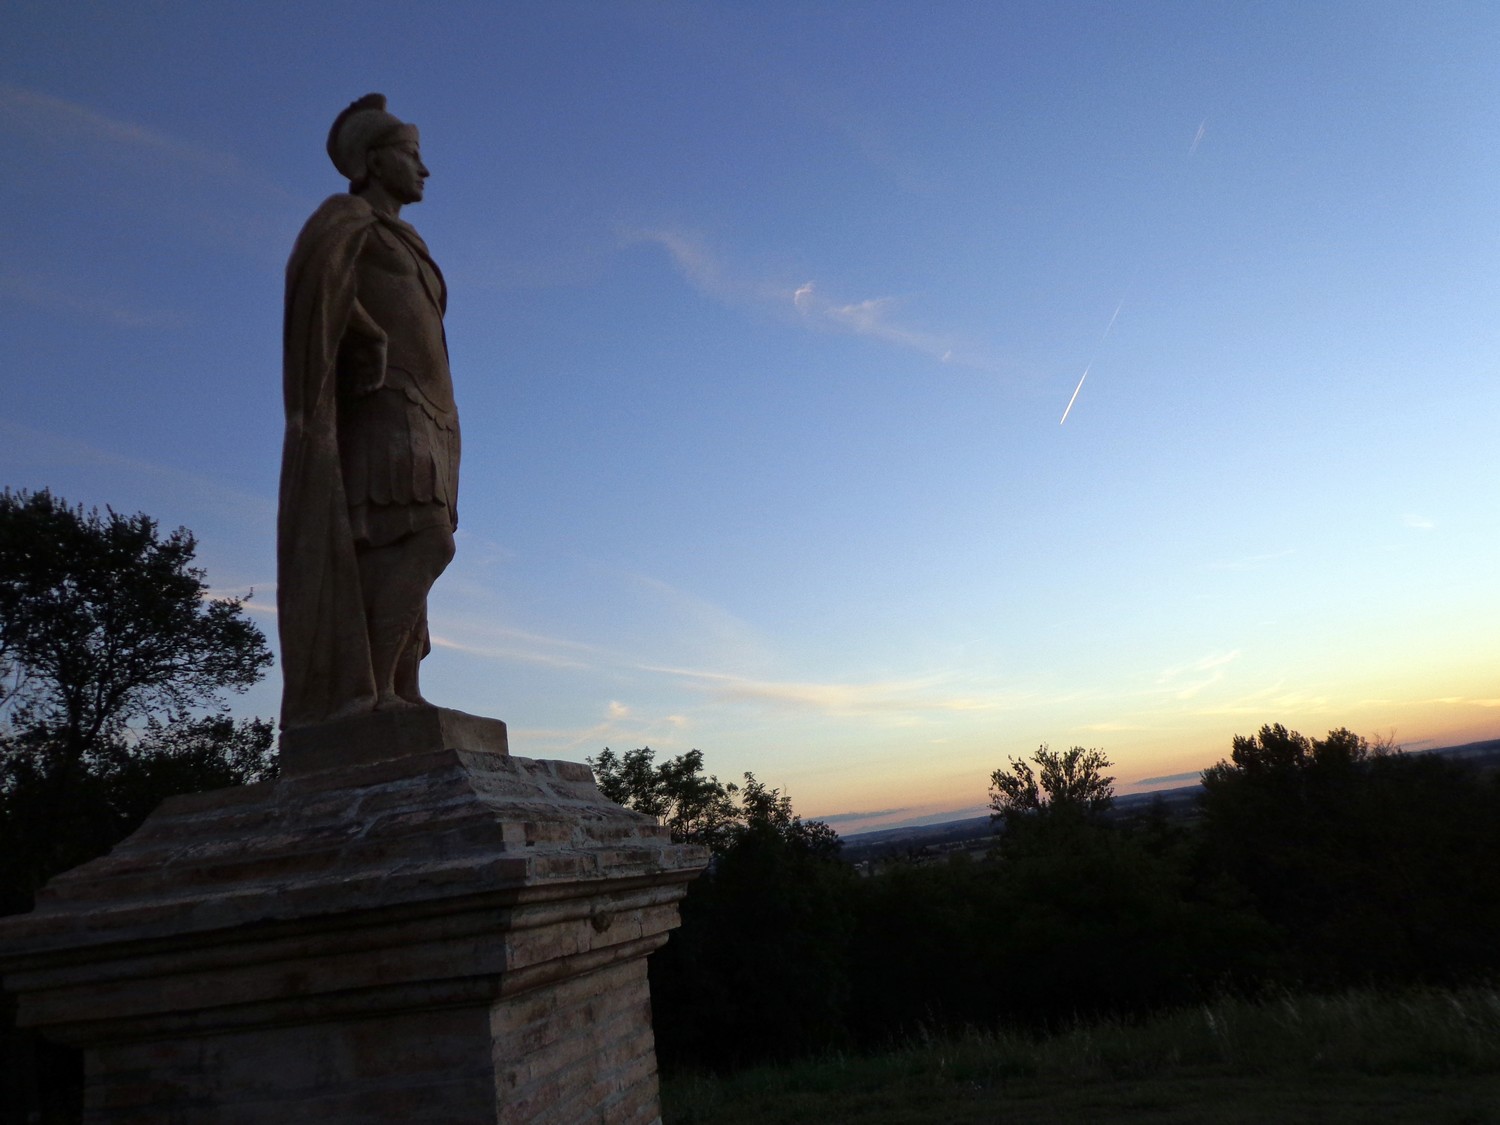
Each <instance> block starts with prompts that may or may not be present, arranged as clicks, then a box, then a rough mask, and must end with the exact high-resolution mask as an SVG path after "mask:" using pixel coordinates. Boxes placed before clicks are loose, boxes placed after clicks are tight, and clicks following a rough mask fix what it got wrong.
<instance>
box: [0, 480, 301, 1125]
mask: <svg viewBox="0 0 1500 1125" xmlns="http://www.w3.org/2000/svg"><path fill="white" fill-rule="evenodd" d="M196 546H197V544H196V542H195V541H194V539H193V536H192V534H191V533H189V532H188V531H187V530H185V529H183V528H179V529H178V530H176V531H174V532H172V533H171V534H169V535H165V536H163V535H160V534H159V533H158V531H157V526H156V523H155V521H154V520H152V519H150V518H149V517H148V516H145V515H134V516H123V515H120V514H118V513H116V512H114V511H110V510H108V509H106V511H105V514H104V515H100V513H99V512H98V510H97V509H96V510H92V511H85V510H84V509H83V508H82V507H78V508H74V507H70V506H69V505H67V504H65V503H63V502H62V501H61V500H59V499H57V498H55V497H53V496H52V494H51V493H50V492H46V491H42V492H37V493H30V492H25V491H16V492H13V491H11V490H9V489H6V490H5V491H4V492H3V493H0V914H10V913H18V912H21V911H25V910H29V909H31V906H32V903H33V901H34V899H35V894H36V891H37V890H38V889H39V888H40V887H41V885H42V884H43V883H45V882H46V881H47V880H48V879H50V878H51V877H52V876H53V875H56V874H57V873H58V872H60V871H65V870H67V869H68V868H71V867H75V866H77V865H78V864H80V863H84V862H86V861H88V860H90V859H93V858H94V857H96V856H99V855H102V854H103V853H104V852H106V851H108V850H109V849H110V848H112V847H113V846H114V845H115V844H117V843H118V842H119V841H120V840H121V839H123V838H124V837H125V836H127V835H129V834H130V833H131V832H132V831H134V830H135V828H136V827H137V826H138V825H139V824H140V823H141V821H142V820H144V819H145V818H146V816H147V814H149V813H150V811H151V810H152V809H153V808H154V807H155V806H156V805H157V804H158V803H159V802H160V801H161V800H162V799H163V798H164V797H167V796H170V795H171V794H174V793H184V792H192V791H196V790H200V789H207V788H216V787H220V786H225V785H233V784H237V783H242V782H247V781H255V780H258V779H260V778H263V777H267V776H270V775H272V774H274V773H275V770H276V766H275V757H274V754H273V751H272V742H273V739H274V730H273V728H272V726H271V724H270V723H267V722H262V721H261V720H258V719H249V720H241V721H235V720H233V719H231V718H230V717H229V716H228V715H227V714H223V713H204V712H205V711H206V710H208V709H211V708H215V707H217V706H218V705H219V704H220V703H221V702H222V696H223V693H224V692H226V691H244V690H245V688H247V687H249V686H250V685H251V684H253V683H254V682H255V681H256V680H258V679H260V677H261V675H262V674H263V672H264V671H265V669H266V667H267V666H268V665H269V664H270V663H271V654H270V651H269V650H268V649H267V647H266V640H265V637H264V636H263V635H262V634H261V632H260V630H259V629H257V628H256V627H255V625H254V624H253V623H251V622H250V621H248V620H246V619H245V617H244V613H243V609H244V600H243V599H239V598H210V597H209V596H208V586H207V584H206V582H205V580H204V573H203V571H202V570H200V569H197V568H195V567H193V566H192V565H191V564H192V560H193V555H194V552H195V550H196ZM13 1021H14V1010H13V1008H8V1009H5V1010H3V1011H0V1070H3V1071H4V1072H5V1073H6V1074H7V1075H10V1076H25V1077H24V1079H20V1080H17V1079H15V1078H12V1079H11V1080H8V1081H6V1083H5V1090H4V1091H0V1117H3V1118H5V1119H6V1120H9V1119H10V1118H11V1117H14V1118H15V1119H16V1120H33V1119H35V1120H40V1119H42V1115H43V1114H45V1115H47V1116H46V1119H47V1120H75V1119H77V1115H78V1114H80V1113H81V1111H82V1110H81V1106H82V1083H83V1075H82V1058H81V1055H80V1054H79V1053H78V1052H76V1051H72V1050H69V1049H66V1048H59V1047H55V1046H52V1045H49V1044H47V1043H44V1042H41V1041H39V1040H38V1039H37V1038H36V1036H35V1035H34V1034H32V1033H30V1032H25V1031H18V1030H17V1029H16V1028H15V1027H14V1025H13Z"/></svg>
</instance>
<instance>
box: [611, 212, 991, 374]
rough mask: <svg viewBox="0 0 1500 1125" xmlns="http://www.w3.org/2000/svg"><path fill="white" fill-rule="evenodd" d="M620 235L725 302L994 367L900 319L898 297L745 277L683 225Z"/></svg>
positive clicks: (986, 368)
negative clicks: (837, 294) (839, 294)
mask: <svg viewBox="0 0 1500 1125" xmlns="http://www.w3.org/2000/svg"><path fill="white" fill-rule="evenodd" d="M622 237H623V239H624V241H625V242H626V243H627V244H630V243H641V242H646V243H653V244H655V245H658V246H660V247H662V248H663V249H664V250H666V251H667V253H668V254H669V255H670V256H671V258H672V261H673V263H674V264H675V265H676V266H677V268H678V270H680V271H681V273H682V275H683V276H684V277H685V278H686V279H687V280H688V281H689V282H690V283H691V284H692V285H694V286H695V287H696V288H698V289H699V290H700V291H702V292H703V293H705V294H707V295H708V296H710V297H713V298H714V299H715V300H718V301H722V302H724V303H725V304H729V305H734V306H751V307H758V308H763V309H766V310H767V311H770V312H773V313H775V312H780V311H784V310H788V309H789V310H790V311H791V312H792V313H794V314H795V315H796V317H797V319H798V321H799V322H800V323H801V324H803V326H804V327H807V328H809V329H813V330H817V331H824V332H839V333H844V334H847V335H853V336H862V337H866V338H869V339H872V340H878V341H880V342H882V343H886V344H890V345H893V346H895V347H899V348H904V349H907V350H909V351H915V352H920V353H921V354H923V355H926V356H929V357H931V358H932V359H935V360H937V361H938V362H939V363H949V364H955V365H957V366H961V367H967V368H973V369H975V370H980V371H993V370H996V366H995V365H994V364H992V363H990V362H988V361H986V360H984V359H983V358H982V357H979V356H977V355H974V354H972V353H970V352H967V351H965V350H964V349H963V348H962V347H961V345H960V344H959V343H957V342H956V341H954V340H952V339H950V338H948V337H947V336H943V335H940V334H937V333H930V332H924V331H920V330H918V329H916V328H913V327H911V326H909V325H907V324H904V323H902V322H901V320H900V319H899V313H900V310H901V308H902V305H903V304H904V301H903V300H902V299H901V298H898V297H894V296H880V297H868V298H865V299H864V300H856V301H848V300H842V299H834V298H829V297H825V296H824V295H823V292H822V290H821V288H820V287H819V285H818V283H817V282H815V281H803V282H800V283H798V284H789V283H787V282H785V281H781V280H765V279H759V278H753V277H747V276H745V275H744V274H743V273H741V272H739V271H737V270H735V269H732V268H730V267H729V266H728V265H727V264H726V263H725V261H724V259H723V258H722V257H721V256H720V255H718V254H715V253H714V252H713V251H712V250H711V249H709V247H708V246H707V244H706V242H705V241H704V240H703V239H702V238H700V237H698V236H695V235H692V234H688V233H686V232H683V231H676V230H635V231H627V232H624V234H623V235H622Z"/></svg>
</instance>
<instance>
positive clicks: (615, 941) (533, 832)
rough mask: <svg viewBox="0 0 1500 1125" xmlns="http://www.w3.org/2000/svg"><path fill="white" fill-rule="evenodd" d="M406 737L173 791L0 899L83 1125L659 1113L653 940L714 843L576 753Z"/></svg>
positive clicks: (19, 982) (18, 963)
mask: <svg viewBox="0 0 1500 1125" xmlns="http://www.w3.org/2000/svg"><path fill="white" fill-rule="evenodd" d="M393 714H395V713H393ZM401 714H403V715H408V714H412V712H403V713H401ZM449 714H453V713H449ZM369 718H372V719H376V720H379V719H380V716H379V714H378V713H377V714H376V715H375V716H370V717H369ZM464 718H469V717H467V716H466V717H464ZM438 728H439V729H444V728H443V724H442V721H441V720H440V721H439V723H438ZM447 729H450V730H454V729H463V724H462V723H461V722H460V723H458V724H457V725H456V726H451V727H449V728H447ZM502 729H503V728H502ZM429 733H430V731H429ZM439 741H453V740H451V739H447V738H443V739H439ZM457 741H459V742H463V741H464V739H463V738H459V739H457ZM406 749H407V750H408V751H415V752H407V753H404V754H403V755H388V754H385V753H373V752H371V753H364V754H363V755H362V756H363V758H364V761H365V764H360V765H336V764H333V763H335V762H338V761H345V760H347V759H345V758H343V757H341V756H340V755H337V754H335V755H333V756H332V757H329V758H319V757H317V754H316V751H311V752H309V754H308V756H307V757H305V758H304V765H306V763H307V762H312V761H316V762H318V763H319V765H320V766H325V767H326V768H316V769H313V768H305V769H302V770H299V771H298V772H297V773H296V774H294V775H293V776H289V777H286V778H283V779H282V780H280V781H278V782H275V783H263V784H260V785H255V786H248V787H245V788H243V789H231V790H221V791H219V792H216V793H206V794H196V795H193V796H187V797H179V798H174V799H172V800H169V801H167V802H165V803H164V804H163V805H162V806H161V808H159V809H158V810H157V811H156V812H155V813H154V814H153V815H152V816H151V817H150V818H149V819H148V820H147V821H146V823H145V824H144V825H143V826H142V827H141V829H140V830H139V831H138V832H137V833H136V834H135V835H134V836H132V837H131V838H130V839H129V840H127V841H126V842H125V843H124V844H122V845H121V846H120V847H118V848H117V849H116V850H115V851H114V852H112V853H111V854H110V855H108V856H105V857H104V858H102V859H99V860H96V861H94V862H93V863H89V864H86V865H84V866H83V867H80V868H77V869H75V870H74V871H71V872H68V873H66V874H65V875H63V876H60V877H59V878H58V879H55V880H54V881H53V882H52V883H51V884H49V885H48V887H47V888H46V889H45V890H44V891H43V892H42V895H41V896H40V898H39V901H38V906H37V910H36V911H35V912H33V913H32V914H29V915H23V916H20V917H17V918H12V919H6V920H4V921H3V922H0V971H3V972H4V973H5V983H6V987H7V988H9V989H11V990H13V991H15V992H16V993H17V994H18V997H19V1012H20V1019H21V1021H22V1023H24V1024H27V1025H32V1026H37V1027H40V1028H42V1029H43V1030H44V1032H45V1034H47V1035H48V1036H49V1037H52V1038H57V1039H60V1040H64V1041H71V1042H74V1043H77V1044H80V1045H82V1046H84V1047H86V1048H87V1049H88V1057H89V1067H90V1092H89V1095H88V1096H89V1110H88V1118H87V1120H88V1121H90V1122H92V1123H95V1125H104V1123H109V1125H118V1123H121V1122H137V1121H139V1122H146V1121H153V1122H156V1121H165V1120H171V1121H174V1122H183V1123H185V1125H196V1123H203V1125H227V1123H230V1122H234V1123H240V1122H262V1121H265V1122H270V1121H276V1122H281V1121H288V1120H317V1121H320V1122H348V1123H351V1125H352V1123H353V1122H384V1121H402V1122H425V1121H434V1122H436V1121H455V1122H461V1121H479V1120H483V1121H499V1122H533V1121H535V1122H558V1123H563V1122H568V1123H572V1122H582V1121H598V1122H610V1123H615V1122H621V1123H631V1125H635V1123H640V1125H646V1123H648V1122H650V1121H652V1120H653V1119H654V1118H655V1117H656V1116H657V1114H658V1112H659V1111H658V1109H657V1106H656V1080H655V1055H654V1047H653V1044H652V1039H651V1030H650V1000H649V994H648V992H647V987H646V977H645V956H646V955H647V954H648V953H650V952H651V951H652V950H653V949H656V948H658V947H659V946H660V945H661V944H662V943H663V942H664V941H666V938H667V935H668V933H669V932H670V930H671V929H672V928H673V927H675V926H676V925H677V902H678V900H679V899H680V897H681V896H682V894H683V892H684V890H685V888H686V884H687V883H688V882H689V881H690V880H691V879H692V878H693V877H695V876H696V875H697V874H698V872H699V871H700V870H701V868H702V867H703V865H704V863H705V862H706V860H707V855H706V853H705V852H704V851H703V849H700V848H695V847H685V846H681V845H674V844H673V843H672V842H671V840H670V838H669V836H668V834H667V832H666V830H665V829H664V828H662V827H660V826H658V825H657V824H656V823H655V822H654V821H653V820H651V819H650V818H648V817H643V816H641V815H640V814H637V813H632V812H629V811H627V810H625V809H622V808H620V807H619V806H617V805H613V804H611V803H610V802H608V801H606V800H605V799H604V798H603V797H602V795H601V794H600V793H599V791H598V789H597V787H596V786H595V785H594V782H593V777H592V774H591V773H590V772H589V770H588V769H587V768H586V767H584V766H581V765H577V764H573V763H569V762H548V761H532V760H529V759H524V758H513V757H509V756H508V755H506V754H504V753H498V752H495V751H493V750H470V749H463V748H454V747H443V748H440V749H429V750H422V749H421V747H420V745H417V746H408V747H407V748H406ZM481 1104H482V1105H483V1106H484V1107H486V1108H484V1109H483V1110H480V1109H476V1108H475V1107H476V1106H479V1105H481Z"/></svg>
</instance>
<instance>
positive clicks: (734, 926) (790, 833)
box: [589, 747, 855, 1067]
mask: <svg viewBox="0 0 1500 1125" xmlns="http://www.w3.org/2000/svg"><path fill="white" fill-rule="evenodd" d="M589 764H590V765H591V766H592V767H593V768H594V772H595V775H596V776H597V777H598V780H599V788H600V790H601V791H602V792H603V793H604V794H605V796H607V797H609V798H610V799H611V800H613V801H618V802H619V803H621V804H623V805H628V806H629V807H631V808H633V809H636V810H637V811H640V812H645V813H649V814H650V815H652V816H656V817H660V818H661V820H662V821H663V823H665V824H667V825H669V826H670V827H671V829H672V837H673V839H675V840H678V841H690V842H693V843H700V844H706V845H707V846H708V847H710V848H711V849H713V852H714V857H713V862H712V864H711V865H710V867H709V870H708V871H706V872H705V873H704V874H703V875H702V876H700V877H699V878H698V879H696V880H694V882H693V883H692V884H691V885H690V886H689V887H688V893H687V896H686V898H685V899H684V900H683V902H682V906H681V912H682V926H681V928H680V929H678V931H677V932H676V933H674V934H673V935H672V940H671V941H670V942H668V943H667V946H666V948H665V949H663V950H662V951H661V952H659V953H657V954H655V955H654V956H653V957H652V958H651V966H650V972H651V998H652V1003H653V1007H654V1009H655V1014H654V1024H655V1033H656V1045H657V1055H658V1057H659V1058H660V1059H661V1061H662V1065H663V1066H666V1067H672V1066H678V1065H683V1064H694V1065H700V1066H705V1065H706V1066H721V1065H739V1064H744V1063H748V1062H753V1061H758V1060H761V1059H765V1058H773V1057H782V1058H784V1057H790V1056H793V1055H796V1054H799V1053H809V1052H812V1051H815V1050H823V1049H826V1048H828V1047H829V1046H831V1045H835V1044H837V1043H839V1042H841V1041H842V1039H841V1037H842V1036H843V1034H844V1032H843V1027H844V1009H845V1005H846V1004H847V1002H848V995H849V988H848V969H847V960H848V958H847V950H848V945H849V940H850V935H851V930H852V924H853V923H852V920H851V913H850V911H849V909H848V900H849V895H850V893H851V888H852V885H853V882H854V878H855V876H854V873H853V871H852V869H851V868H849V867H848V866H847V865H846V864H843V863H840V862H838V852H839V848H840V847H841V846H842V845H841V842H840V840H839V838H838V834H837V833H836V832H834V831H833V829H832V828H830V827H829V826H828V825H827V824H825V823H823V822H822V821H816V820H814V821H805V820H803V819H802V818H801V817H800V816H798V815H797V812H796V810H795V809H794V808H793V807H792V801H791V798H790V797H789V796H787V795H786V794H785V793H783V792H782V791H781V790H780V789H775V788H772V787H770V786H767V785H766V784H764V783H763V782H761V781H759V780H757V779H756V777H755V775H754V774H753V773H747V774H745V775H744V784H743V785H742V786H741V785H736V784H734V783H733V782H729V783H725V782H721V781H720V780H719V779H718V778H717V777H715V776H714V775H712V774H707V775H705V774H704V772H703V754H702V752H701V751H698V750H690V751H688V752H687V753H686V754H681V755H679V756H677V757H675V758H672V759H669V760H668V761H665V762H662V763H661V764H660V765H658V764H656V762H655V754H654V753H653V751H652V750H651V749H650V748H649V747H644V748H641V749H639V750H632V751H629V752H627V753H626V754H624V755H619V754H616V753H615V752H614V751H612V750H609V749H606V750H604V752H603V753H601V754H600V755H599V757H598V758H597V759H595V758H590V759H589Z"/></svg>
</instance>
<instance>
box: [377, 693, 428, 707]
mask: <svg viewBox="0 0 1500 1125" xmlns="http://www.w3.org/2000/svg"><path fill="white" fill-rule="evenodd" d="M416 706H418V704H416V703H413V702H412V701H411V700H409V699H402V698H401V697H400V696H399V695H397V694H396V693H395V692H393V691H383V692H381V693H380V698H379V699H377V700H376V701H375V710H377V711H404V710H407V709H409V708H412V707H416Z"/></svg>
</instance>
